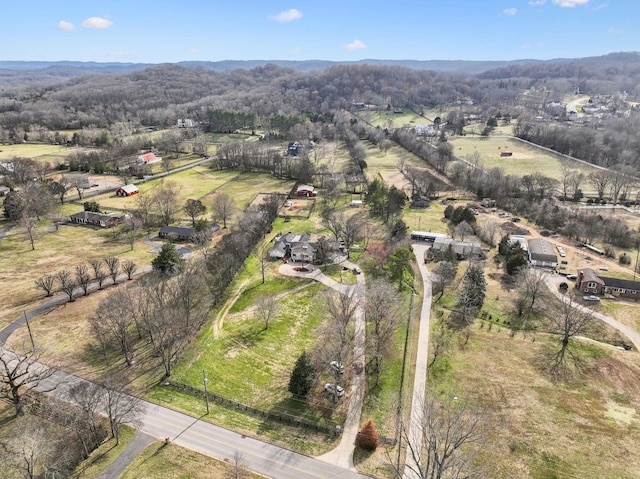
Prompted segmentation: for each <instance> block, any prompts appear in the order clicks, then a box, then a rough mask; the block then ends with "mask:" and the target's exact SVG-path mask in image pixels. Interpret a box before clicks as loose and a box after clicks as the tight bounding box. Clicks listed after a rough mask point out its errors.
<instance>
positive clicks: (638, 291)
mask: <svg viewBox="0 0 640 479" xmlns="http://www.w3.org/2000/svg"><path fill="white" fill-rule="evenodd" d="M576 288H577V289H578V290H579V291H582V292H583V293H588V294H597V295H604V294H610V295H611V296H619V297H622V298H632V299H640V281H631V280H629V279H619V278H609V277H606V276H599V275H598V274H597V273H596V272H595V271H594V270H592V269H591V268H584V269H579V270H578V278H577V279H576Z"/></svg>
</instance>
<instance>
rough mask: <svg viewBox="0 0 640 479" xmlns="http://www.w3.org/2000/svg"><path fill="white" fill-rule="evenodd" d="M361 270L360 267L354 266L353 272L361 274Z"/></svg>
mask: <svg viewBox="0 0 640 479" xmlns="http://www.w3.org/2000/svg"><path fill="white" fill-rule="evenodd" d="M361 272H362V271H360V269H359V268H353V274H360V273H361Z"/></svg>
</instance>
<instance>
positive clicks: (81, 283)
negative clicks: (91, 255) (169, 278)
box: [35, 256, 136, 301]
mask: <svg viewBox="0 0 640 479" xmlns="http://www.w3.org/2000/svg"><path fill="white" fill-rule="evenodd" d="M104 266H106V270H105V268H104ZM121 271H122V272H123V273H125V274H126V275H127V279H129V280H130V279H131V278H132V277H133V273H135V271H136V264H135V263H134V262H133V261H130V260H127V261H122V262H120V260H119V259H118V258H117V257H115V256H108V257H106V258H104V259H102V260H101V259H94V260H92V261H90V262H89V263H88V266H87V264H85V263H82V264H79V265H77V266H76V268H75V271H73V272H72V271H70V270H68V269H64V270H60V271H58V272H57V273H56V274H46V275H44V276H40V277H39V278H38V279H36V281H35V285H36V287H37V288H38V289H41V290H42V291H44V292H45V293H46V295H47V297H49V296H51V295H52V294H53V293H54V292H55V291H62V292H63V293H65V294H66V295H67V296H68V298H69V301H74V300H75V299H74V295H75V293H76V290H77V289H78V288H81V289H82V291H83V293H84V295H85V296H86V295H88V294H89V292H90V291H89V289H90V287H91V285H92V284H93V283H95V284H96V285H97V286H98V289H102V286H103V285H104V282H105V280H106V279H107V278H109V277H110V278H111V281H112V284H114V285H115V284H116V282H117V279H118V275H119V274H120V272H121ZM56 286H57V289H56Z"/></svg>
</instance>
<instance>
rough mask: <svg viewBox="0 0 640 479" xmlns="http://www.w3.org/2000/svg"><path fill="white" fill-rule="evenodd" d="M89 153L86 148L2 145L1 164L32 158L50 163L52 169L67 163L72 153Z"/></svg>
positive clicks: (0, 152)
mask: <svg viewBox="0 0 640 479" xmlns="http://www.w3.org/2000/svg"><path fill="white" fill-rule="evenodd" d="M81 151H87V149H86V148H69V147H67V146H62V145H50V144H36V143H18V144H15V145H0V162H2V161H7V160H10V159H11V158H14V157H20V158H31V159H33V160H36V161H38V162H42V163H49V164H50V165H51V166H52V167H55V166H56V165H58V164H61V163H65V162H66V160H67V156H69V155H70V154H72V153H77V152H81Z"/></svg>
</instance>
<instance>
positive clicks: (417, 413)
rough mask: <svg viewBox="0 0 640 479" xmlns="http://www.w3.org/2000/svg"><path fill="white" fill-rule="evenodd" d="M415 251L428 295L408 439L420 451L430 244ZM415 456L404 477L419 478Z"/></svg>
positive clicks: (417, 246)
mask: <svg viewBox="0 0 640 479" xmlns="http://www.w3.org/2000/svg"><path fill="white" fill-rule="evenodd" d="M412 246H413V253H414V254H415V255H416V262H417V263H418V269H419V270H420V275H421V276H422V284H423V287H424V297H423V298H422V309H421V312H420V332H419V333H418V353H417V356H416V367H415V376H414V379H413V396H412V398H411V419H410V423H409V431H408V434H407V440H408V442H409V445H408V446H407V448H406V449H407V451H409V450H413V451H420V450H421V449H422V438H423V428H422V422H423V412H424V407H423V406H424V398H425V392H426V390H427V363H428V360H429V329H430V327H431V326H430V318H431V277H430V276H429V271H428V270H427V266H426V265H425V264H424V260H423V258H424V253H425V251H426V250H427V249H428V246H426V245H424V244H414V245H412ZM417 470H418V468H417V465H416V460H415V457H413V455H411V454H407V456H406V458H405V468H404V474H403V477H404V478H405V479H414V478H416V479H417V478H418V475H417V473H416V472H415V471H417Z"/></svg>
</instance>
